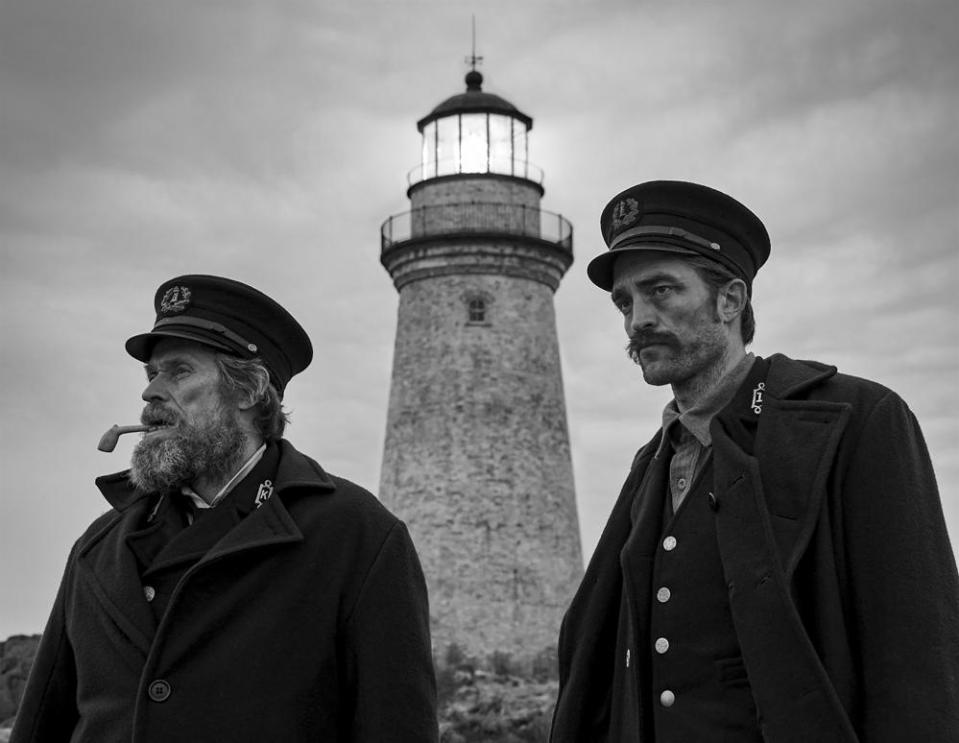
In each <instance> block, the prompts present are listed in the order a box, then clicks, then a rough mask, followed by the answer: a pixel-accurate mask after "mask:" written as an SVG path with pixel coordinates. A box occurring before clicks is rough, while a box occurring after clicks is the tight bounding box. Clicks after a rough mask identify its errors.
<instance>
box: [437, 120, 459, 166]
mask: <svg viewBox="0 0 959 743" xmlns="http://www.w3.org/2000/svg"><path fill="white" fill-rule="evenodd" d="M459 123H460V122H459V117H458V116H447V117H446V118H445V119H437V120H436V125H437V129H436V154H437V158H436V175H449V174H450V173H458V172H459V159H460V127H459Z"/></svg>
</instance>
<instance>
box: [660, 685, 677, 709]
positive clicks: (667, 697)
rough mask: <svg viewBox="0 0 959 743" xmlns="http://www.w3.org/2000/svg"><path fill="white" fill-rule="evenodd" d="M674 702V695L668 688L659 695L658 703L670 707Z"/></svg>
mask: <svg viewBox="0 0 959 743" xmlns="http://www.w3.org/2000/svg"><path fill="white" fill-rule="evenodd" d="M675 702H676V695H675V694H673V693H672V692H671V691H670V690H669V689H666V691H664V692H663V693H662V694H660V695H659V703H660V704H661V705H663V706H664V707H672V706H673V704H674V703H675Z"/></svg>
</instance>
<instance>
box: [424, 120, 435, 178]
mask: <svg viewBox="0 0 959 743" xmlns="http://www.w3.org/2000/svg"><path fill="white" fill-rule="evenodd" d="M422 166H423V173H422V177H423V178H424V179H425V178H434V177H436V122H435V121H431V122H430V123H429V124H427V125H426V126H424V127H423V161H422Z"/></svg>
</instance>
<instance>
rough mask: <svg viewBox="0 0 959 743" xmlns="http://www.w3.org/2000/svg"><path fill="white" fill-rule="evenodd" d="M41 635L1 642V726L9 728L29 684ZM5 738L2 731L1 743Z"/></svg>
mask: <svg viewBox="0 0 959 743" xmlns="http://www.w3.org/2000/svg"><path fill="white" fill-rule="evenodd" d="M39 642H40V635H13V636H12V637H9V638H7V639H6V640H3V641H0V726H3V727H9V723H11V721H12V719H13V717H14V715H16V713H17V708H18V707H19V705H20V699H21V698H22V697H23V689H24V686H26V683H27V676H28V675H29V673H30V666H32V665H33V658H34V656H35V655H36V653H37V645H38V644H39ZM4 740H5V738H3V737H2V730H0V743H2V742H3V741H4Z"/></svg>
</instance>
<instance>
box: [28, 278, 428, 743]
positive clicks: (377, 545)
mask: <svg viewBox="0 0 959 743" xmlns="http://www.w3.org/2000/svg"><path fill="white" fill-rule="evenodd" d="M155 307H156V312H157V316H156V322H155V325H154V327H153V330H152V331H150V332H148V333H144V334H142V335H137V336H134V337H133V338H130V339H129V340H128V341H127V344H126V348H127V351H128V352H129V353H130V354H131V355H132V356H133V357H134V358H136V359H138V360H140V361H143V362H144V363H145V365H146V366H145V368H146V375H147V386H146V388H145V389H144V391H143V399H144V401H145V402H146V406H145V408H144V410H143V414H142V422H143V424H144V425H145V426H149V430H148V431H147V432H146V433H145V434H144V437H143V439H142V441H140V442H139V444H138V445H137V446H136V449H135V450H134V453H133V459H132V464H131V468H130V469H129V470H128V471H124V472H120V473H117V474H114V475H107V476H105V477H101V478H98V480H97V485H98V486H99V488H100V490H101V491H102V493H103V495H104V497H105V498H106V499H107V501H108V502H109V503H110V505H111V506H112V510H111V511H109V512H108V513H106V514H105V515H103V516H102V517H101V518H99V519H97V520H96V521H95V522H94V523H93V525H92V526H91V527H90V528H89V529H88V530H87V531H86V533H85V534H84V535H83V536H82V537H81V538H80V539H79V540H78V542H77V543H76V545H75V546H74V548H73V551H72V552H71V554H70V557H69V561H68V564H67V569H66V573H65V575H64V578H63V581H62V584H61V587H60V591H59V594H58V596H57V599H56V602H55V605H54V608H53V612H52V614H51V617H50V619H49V622H48V624H47V627H46V630H45V631H44V633H43V638H42V641H41V644H40V648H39V650H38V653H37V657H36V661H35V663H34V667H33V669H32V672H31V675H30V679H29V682H28V685H27V689H26V692H25V695H24V698H23V702H22V704H21V707H20V712H19V715H18V717H17V721H16V725H15V727H14V730H13V735H12V738H11V740H12V741H14V742H15V743H24V742H25V741H36V743H41V742H42V743H57V742H58V741H63V742H64V743H66V742H67V741H70V742H71V743H77V742H79V741H84V742H91V743H93V742H96V743H101V742H102V741H111V742H115V741H137V742H138V743H140V742H142V743H148V742H152V741H156V743H170V742H171V741H172V742H176V741H184V742H189V743H201V742H208V743H226V742H227V741H229V743H243V742H244V741H250V743H252V742H253V741H257V742H258V743H259V742H261V741H283V742H284V743H286V742H288V741H289V742H292V741H349V742H363V743H382V742H383V741H401V742H408V743H421V742H422V741H435V740H436V739H437V723H436V714H435V682H434V677H433V667H432V659H431V651H430V638H429V611H428V607H427V596H426V585H425V582H424V579H423V574H422V571H421V569H420V565H419V561H418V559H417V556H416V553H415V551H414V549H413V545H412V543H411V541H410V538H409V535H408V533H407V531H406V527H405V526H404V524H403V523H402V522H400V521H399V520H398V519H397V518H396V517H394V516H393V515H392V514H390V513H389V512H388V511H387V510H386V509H385V508H384V507H383V506H382V505H380V503H379V502H378V501H377V500H376V499H375V498H374V497H373V496H372V495H371V494H370V493H368V492H367V491H365V490H363V489H362V488H360V487H359V486H357V485H355V484H353V483H351V482H349V481H347V480H344V479H341V478H338V477H335V476H333V475H329V474H327V473H326V472H324V471H323V469H322V468H321V467H320V466H319V465H318V464H317V463H316V462H315V461H313V460H312V459H310V458H309V457H307V456H305V455H303V454H301V453H300V452H298V451H297V450H296V449H294V448H293V446H292V445H291V444H290V443H289V442H288V441H287V440H286V439H284V438H282V437H283V432H284V428H285V426H286V423H287V415H286V412H285V411H284V409H283V406H282V398H283V392H284V388H285V387H286V384H287V382H289V380H290V378H291V377H293V375H295V374H297V373H299V372H300V371H302V370H303V369H305V368H306V367H307V365H308V364H309V363H310V361H311V359H312V355H313V351H312V346H311V344H310V340H309V338H308V336H307V334H306V332H305V331H304V330H303V328H302V327H301V326H300V325H299V323H297V322H296V320H295V319H294V318H293V317H292V316H291V315H290V314H289V313H288V312H287V311H286V310H285V309H283V308H282V307H281V306H280V305H279V304H277V303H276V302H274V301H273V300H272V299H270V298H269V297H267V296H266V295H265V294H262V293H261V292H259V291H257V290H256V289H254V288H252V287H249V286H247V285H245V284H241V283H240V282H236V281H231V280H229V279H224V278H219V277H214V276H180V277H177V278H174V279H171V280H170V281H167V282H165V283H164V284H163V285H161V286H160V288H159V289H158V290H157V293H156V297H155Z"/></svg>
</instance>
